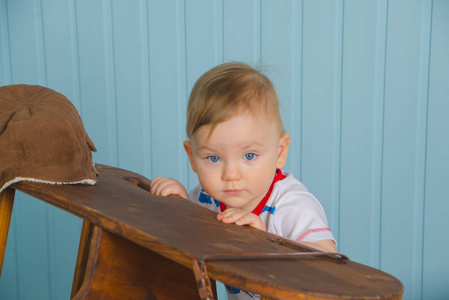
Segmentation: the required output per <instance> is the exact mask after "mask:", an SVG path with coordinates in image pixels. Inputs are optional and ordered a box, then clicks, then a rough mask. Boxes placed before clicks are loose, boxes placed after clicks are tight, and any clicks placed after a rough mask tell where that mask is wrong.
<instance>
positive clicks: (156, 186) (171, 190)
mask: <svg viewBox="0 0 449 300" xmlns="http://www.w3.org/2000/svg"><path fill="white" fill-rule="evenodd" d="M150 193H152V194H153V195H156V196H170V195H178V196H181V197H183V198H185V199H188V195H187V191H186V189H185V188H184V186H183V185H182V184H181V183H180V182H179V181H177V180H175V179H173V178H169V177H161V176H158V177H156V178H154V179H153V180H152V181H151V184H150Z"/></svg>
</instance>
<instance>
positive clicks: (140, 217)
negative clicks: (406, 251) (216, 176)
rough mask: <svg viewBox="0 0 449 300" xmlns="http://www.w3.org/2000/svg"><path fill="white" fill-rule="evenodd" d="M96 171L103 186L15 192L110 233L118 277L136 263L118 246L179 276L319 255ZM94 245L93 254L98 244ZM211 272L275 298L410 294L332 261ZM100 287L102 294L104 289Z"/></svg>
mask: <svg viewBox="0 0 449 300" xmlns="http://www.w3.org/2000/svg"><path fill="white" fill-rule="evenodd" d="M96 167H97V169H98V170H99V173H100V176H99V177H98V182H97V184H96V185H95V186H80V185H77V186H53V185H45V184H38V183H31V182H21V183H18V184H15V185H14V188H16V189H18V190H21V191H23V192H25V193H28V194H30V195H32V196H34V197H36V198H38V199H41V200H43V201H45V202H47V203H50V204H52V205H54V206H57V207H59V208H61V209H63V210H65V211H68V212H70V213H72V214H75V215H77V216H79V217H81V218H83V219H84V220H85V221H86V222H88V223H91V224H93V225H95V226H98V228H101V236H105V234H106V235H107V236H108V239H107V241H101V243H103V244H101V243H99V244H100V245H99V249H101V248H102V247H103V248H104V247H108V249H110V250H108V251H106V252H109V253H115V254H114V255H115V256H116V257H117V260H118V261H120V264H119V265H117V264H115V265H114V266H115V267H114V268H115V269H116V271H117V270H118V271H119V270H121V269H120V268H121V265H122V264H125V265H126V264H127V262H128V261H129V264H135V262H132V261H131V258H129V257H126V256H124V253H122V252H119V251H118V249H116V247H115V246H114V240H119V241H121V242H120V244H121V245H123V247H125V244H126V243H127V242H128V241H129V242H130V243H128V244H126V245H127V246H126V247H128V246H129V247H131V246H130V245H133V244H135V246H136V247H137V245H138V248H136V249H139V250H135V251H137V252H138V253H140V254H139V255H143V253H147V254H145V255H149V254H148V253H152V254H151V255H154V256H157V257H161V260H162V259H164V260H165V261H166V262H170V264H169V267H168V268H169V269H170V268H173V272H177V271H176V268H175V267H174V266H175V265H179V266H182V268H184V269H185V270H190V269H191V268H192V260H198V259H200V258H201V257H202V256H203V255H206V254H216V253H292V252H297V251H301V252H302V251H312V250H313V249H311V248H307V247H304V246H301V245H300V244H298V243H296V242H293V241H290V240H288V239H285V238H282V237H279V236H276V235H273V234H270V233H266V232H262V231H260V230H257V229H253V228H250V227H239V226H236V225H229V224H224V223H221V222H219V221H217V220H216V218H215V213H213V212H211V211H209V210H207V209H205V208H202V207H200V206H198V205H195V204H194V203H191V202H190V201H186V200H184V199H182V198H179V197H158V196H154V195H151V194H150V193H149V192H148V191H147V189H148V186H149V183H150V181H149V180H148V179H146V178H144V177H142V176H140V175H138V174H135V173H132V172H129V171H126V170H121V169H117V168H113V167H108V166H104V165H97V166H96ZM97 234H100V233H97ZM123 241H126V243H124V242H123ZM108 243H109V244H108ZM83 247H84V246H83ZM90 247H91V249H92V245H90ZM114 247H115V248H114ZM111 249H115V250H114V251H112V250H111ZM142 249H144V250H142ZM106 252H105V253H106ZM153 253H154V254H153ZM83 255H84V257H86V255H85V254H83ZM83 255H81V256H82V257H83ZM96 257H97V258H98V259H99V260H100V262H101V263H102V264H101V265H102V268H106V267H107V266H106V265H107V264H108V261H107V260H101V259H102V258H101V255H97V256H96ZM79 261H80V256H79ZM84 263H86V262H85V259H84ZM80 264H82V263H80ZM94 265H95V264H94ZM80 267H81V266H80ZM91 267H92V266H91ZM207 269H208V273H209V276H210V278H212V279H214V280H218V281H221V282H224V283H225V284H228V285H231V286H234V287H236V288H240V289H244V290H248V291H252V292H255V293H258V294H262V295H265V296H267V297H271V298H274V299H401V298H402V294H403V286H402V284H401V283H400V281H398V280H397V279H396V278H394V277H393V276H391V275H389V274H387V273H385V272H382V271H380V270H377V269H374V268H371V267H368V266H365V265H362V264H359V263H356V262H353V261H347V260H342V259H334V258H331V257H327V258H326V257H324V258H323V257H307V258H294V259H293V258H292V259H281V260H278V259H271V260H263V261H262V260H254V259H251V260H222V261H220V260H217V261H216V260H213V261H209V262H207ZM86 270H87V268H86ZM83 272H84V275H82V274H78V275H77V276H78V279H76V278H75V280H77V283H76V288H75V283H74V289H79V290H82V287H80V283H81V281H83V280H84V279H83V280H82V279H80V278H85V274H87V273H88V272H87V271H83ZM108 272H112V271H108ZM148 272H151V270H148ZM192 274H193V272H192ZM83 284H84V283H83ZM172 285H173V287H172V288H173V289H176V286H178V284H177V282H175V281H174V282H172ZM137 286H138V284H137ZM92 288H93V289H95V291H96V292H98V293H99V290H100V289H101V288H97V287H95V288H94V287H93V286H92ZM97 289H98V291H97ZM77 292H79V291H77ZM148 297H150V296H148ZM97 299H100V298H97ZM104 299H110V298H107V297H105V298H104ZM129 299H133V298H129ZM136 299H137V298H136ZM139 299H140V298H139ZM148 299H150V298H148Z"/></svg>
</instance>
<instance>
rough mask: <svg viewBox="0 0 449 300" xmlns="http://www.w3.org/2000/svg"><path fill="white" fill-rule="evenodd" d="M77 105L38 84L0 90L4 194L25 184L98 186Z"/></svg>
mask: <svg viewBox="0 0 449 300" xmlns="http://www.w3.org/2000/svg"><path fill="white" fill-rule="evenodd" d="M91 151H97V150H96V149H95V146H94V144H93V142H92V141H91V140H90V138H89V137H88V135H87V133H86V131H85V130H84V126H83V122H82V121H81V118H80V116H79V114H78V111H77V110H76V108H75V106H73V104H72V103H71V102H70V101H69V100H68V99H67V98H66V97H65V96H64V95H62V94H60V93H58V92H56V91H54V90H51V89H49V88H46V87H42V86H38V85H24V84H19V85H8V86H3V87H0V192H1V191H3V190H4V189H5V188H6V187H8V186H9V185H11V184H13V183H16V182H19V181H22V180H25V181H36V182H43V183H51V184H77V183H83V184H95V178H96V174H97V172H96V170H95V167H94V165H93V162H92V152H91Z"/></svg>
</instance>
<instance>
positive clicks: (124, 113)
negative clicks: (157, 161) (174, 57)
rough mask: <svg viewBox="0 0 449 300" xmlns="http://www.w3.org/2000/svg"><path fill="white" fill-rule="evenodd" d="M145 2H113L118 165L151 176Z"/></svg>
mask: <svg viewBox="0 0 449 300" xmlns="http://www.w3.org/2000/svg"><path fill="white" fill-rule="evenodd" d="M147 19H148V15H147V6H146V2H144V1H132V2H123V1H115V2H114V3H113V5H112V24H113V47H114V67H115V70H114V73H115V78H114V79H115V82H114V86H115V87H116V98H117V112H116V116H115V117H116V119H117V133H116V134H117V157H118V166H120V167H121V168H125V169H128V170H132V171H134V172H137V173H140V174H146V175H149V169H150V163H149V155H148V153H149V152H150V147H149V140H150V130H149V129H150V128H149V126H147V127H144V126H143V125H144V124H147V125H148V124H149V122H150V121H149V107H150V101H149V88H148V84H149V62H148V26H147Z"/></svg>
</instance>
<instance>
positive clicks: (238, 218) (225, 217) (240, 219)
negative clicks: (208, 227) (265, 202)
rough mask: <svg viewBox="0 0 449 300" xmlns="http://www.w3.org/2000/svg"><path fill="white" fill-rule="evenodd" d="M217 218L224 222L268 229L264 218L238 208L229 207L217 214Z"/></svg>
mask: <svg viewBox="0 0 449 300" xmlns="http://www.w3.org/2000/svg"><path fill="white" fill-rule="evenodd" d="M217 220H219V221H222V222H223V223H234V224H236V225H240V226H241V225H249V226H251V227H254V228H257V229H260V230H263V231H267V230H266V228H265V224H264V223H263V222H262V219H261V218H259V217H258V216H256V215H255V214H253V213H250V212H247V211H243V210H241V209H238V208H228V209H226V210H225V211H224V212H222V213H221V214H218V215H217Z"/></svg>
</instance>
